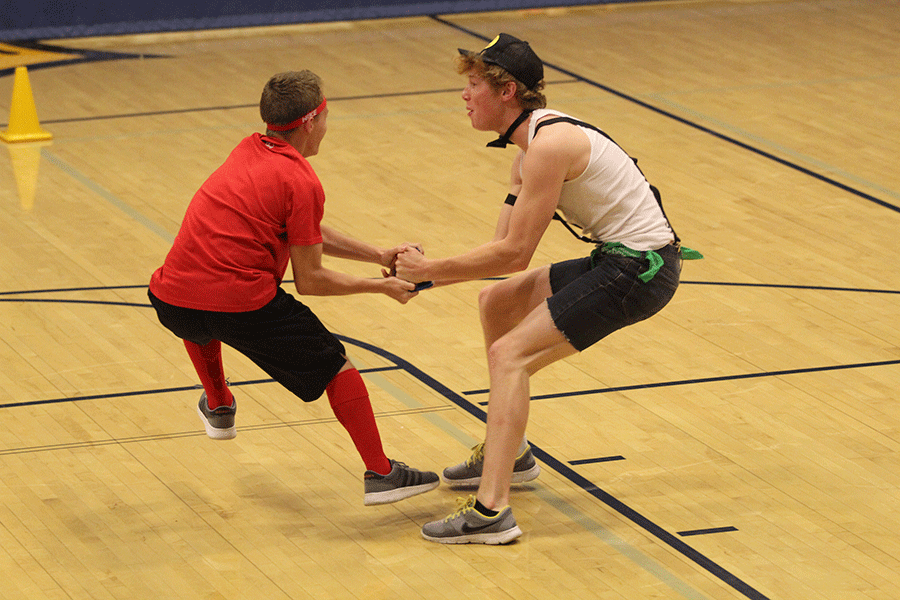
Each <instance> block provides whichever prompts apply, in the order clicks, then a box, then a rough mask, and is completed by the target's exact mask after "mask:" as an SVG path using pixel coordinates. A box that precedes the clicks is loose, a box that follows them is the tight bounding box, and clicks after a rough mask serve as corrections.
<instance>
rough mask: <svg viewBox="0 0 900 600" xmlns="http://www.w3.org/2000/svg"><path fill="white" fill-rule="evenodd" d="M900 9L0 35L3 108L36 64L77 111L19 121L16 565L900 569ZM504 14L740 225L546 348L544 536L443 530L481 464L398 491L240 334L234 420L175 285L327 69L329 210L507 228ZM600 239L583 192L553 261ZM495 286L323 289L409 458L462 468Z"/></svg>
mask: <svg viewBox="0 0 900 600" xmlns="http://www.w3.org/2000/svg"><path fill="white" fill-rule="evenodd" d="M898 22H900V4H898V2H897V1H887V0H885V1H880V2H850V1H848V0H798V1H796V2H787V1H784V2H781V1H772V2H767V1H753V0H748V1H737V0H736V1H733V2H727V1H708V2H707V1H698V2H652V3H641V4H627V5H608V6H595V7H581V8H571V9H552V10H530V11H517V12H505V13H483V14H471V15H449V16H435V17H422V18H409V19H397V20H384V21H366V22H354V23H332V24H322V25H308V26H297V27H284V28H271V29H256V30H240V31H217V32H197V33H186V34H179V35H156V36H135V37H121V38H116V37H109V38H101V39H90V40H87V39H81V40H61V41H55V42H53V43H52V45H50V44H49V43H47V44H31V45H27V46H23V45H19V46H13V45H9V44H4V45H0V48H2V50H3V52H2V53H0V69H2V73H3V74H4V76H3V77H2V78H0V114H3V115H6V114H10V102H9V99H10V98H11V90H12V85H13V76H12V71H11V69H12V67H14V66H18V65H22V64H27V65H30V68H29V75H30V87H31V90H32V93H33V98H34V103H35V105H36V107H37V111H38V115H39V117H40V122H41V126H42V127H43V128H44V129H46V130H47V131H49V132H51V133H52V134H53V140H52V142H51V143H49V144H44V145H27V144H26V145H17V144H11V145H7V150H2V151H0V240H2V241H0V248H2V252H0V364H2V369H0V572H2V574H3V582H2V583H0V598H10V599H22V598H40V599H82V598H97V599H110V598H123V599H134V598H146V599H158V598H179V599H193V598H198V599H199V598H203V599H215V598H228V599H230V598H239V599H242V600H243V599H256V598H265V599H267V600H273V599H281V598H335V599H343V598H351V599H356V598H359V599H362V598H367V599H368V598H371V599H381V598H392V599H394V598H429V599H430V598H448V599H451V598H452V599H457V598H491V599H494V598H516V599H523V598H541V599H543V598H579V599H583V598H604V599H606V598H609V599H628V600H635V599H640V600H643V599H650V598H653V599H658V598H667V599H668V598H687V599H690V600H700V599H708V600H719V599H740V598H771V599H783V600H797V599H804V600H817V599H823V600H824V599H827V600H836V599H841V600H843V599H867V600H868V599H882V600H888V599H895V598H897V597H898V592H897V589H898V588H900V558H898V557H900V510H898V505H900V493H898V490H900V405H898V402H897V399H898V393H900V392H898V390H900V307H898V304H900V302H898V301H900V295H898V294H900V270H898V268H897V255H898V232H900V171H898V169H897V160H898V158H897V157H898V156H900V112H898V109H897V106H898V103H900V71H898V62H897V55H898V54H897V50H898V48H900V31H898V29H897V27H896V23H898ZM501 31H506V32H509V33H512V34H515V35H517V36H519V37H521V38H523V39H526V40H528V41H530V42H531V44H532V45H533V47H534V48H535V49H536V51H537V52H538V54H539V55H540V56H541V57H542V58H543V59H544V61H545V62H546V64H547V79H548V82H549V85H548V89H547V92H548V96H549V98H550V104H551V106H552V107H554V108H558V109H560V110H563V111H566V112H570V113H572V114H574V115H576V116H578V117H580V118H583V119H585V120H587V121H590V122H592V123H594V124H596V125H598V126H600V127H602V128H603V129H605V130H606V131H607V132H608V133H610V134H611V135H612V136H613V137H614V138H615V139H616V140H617V141H618V142H619V143H621V144H622V145H623V146H624V147H625V148H626V150H628V151H629V152H630V153H631V154H632V155H633V156H636V157H639V158H640V161H641V162H640V164H641V167H642V168H643V170H644V172H645V173H646V174H647V175H648V177H649V179H650V180H651V181H653V182H654V183H656V184H657V185H658V186H659V187H660V188H661V189H662V190H663V196H664V199H665V203H666V209H667V211H668V213H669V216H670V218H671V220H672V222H673V223H674V225H675V227H676V229H677V230H678V232H679V234H680V235H681V237H682V238H683V240H684V243H685V244H686V245H687V246H689V247H692V248H696V249H698V250H700V251H701V252H703V253H704V254H705V255H706V258H705V260H703V261H699V262H693V263H686V265H685V268H684V273H683V277H684V283H683V285H682V287H681V288H680V289H679V291H678V293H677V294H676V296H675V298H674V300H673V301H672V303H671V304H670V305H669V306H668V307H667V308H666V309H665V310H664V311H663V312H662V313H660V314H659V315H657V316H656V317H654V318H653V319H651V320H649V321H647V322H644V323H641V324H639V325H637V326H634V327H632V328H630V329H627V330H625V331H622V332H619V333H617V334H614V335H613V336H611V337H610V338H608V339H607V340H605V341H603V342H601V343H600V344H598V345H597V346H596V347H594V348H591V349H590V350H588V351H586V352H584V353H583V354H582V355H580V356H577V357H575V358H573V359H571V360H567V361H564V362H562V363H559V364H556V365H553V366H551V367H549V368H547V369H546V370H544V371H542V372H540V373H539V374H538V375H536V376H535V377H534V378H533V382H532V394H533V396H534V399H533V402H532V413H531V422H530V427H529V429H528V433H529V437H530V439H531V441H532V443H533V444H534V446H535V448H536V452H537V454H538V457H539V459H540V462H541V465H542V466H543V473H542V475H541V477H540V478H539V479H538V480H537V481H536V482H534V483H533V484H530V485H527V486H522V487H520V488H519V489H517V491H516V492H515V493H514V497H513V505H514V509H515V514H516V516H517V519H518V521H519V524H520V525H521V527H522V528H523V530H524V531H525V535H524V536H523V537H522V538H521V539H520V540H519V541H518V542H517V543H514V544H512V545H510V546H506V547H485V546H459V547H445V546H441V545H435V544H430V543H427V542H425V541H423V540H422V539H421V538H420V535H419V528H420V526H421V525H422V524H423V523H424V522H426V521H429V520H432V519H435V518H440V517H443V516H445V515H446V514H448V513H449V512H450V511H451V510H452V509H453V508H454V505H455V498H456V496H457V495H458V494H457V493H455V492H453V491H451V490H449V489H447V488H445V487H441V488H439V489H438V490H436V491H435V492H432V493H430V494H426V495H424V496H420V497H416V498H413V499H410V500H408V501H405V502H402V503H398V504H395V505H389V506H382V507H375V508H366V507H364V506H363V505H362V482H361V475H362V471H363V467H362V464H361V462H360V460H359V458H358V457H357V455H356V453H355V451H354V450H353V448H352V445H351V444H350V442H349V439H348V438H347V436H346V435H345V433H344V431H343V430H342V428H341V427H340V425H339V424H337V423H336V422H335V421H334V419H333V418H332V415H331V413H330V411H329V410H328V406H327V403H326V402H323V401H319V402H315V403H312V404H310V405H304V404H302V403H300V402H298V401H296V400H295V399H294V398H293V397H292V396H290V395H289V394H288V393H286V392H285V391H283V390H282V389H281V388H280V387H278V386H277V385H275V384H273V383H271V382H269V381H268V380H267V379H266V378H265V376H264V374H262V372H260V371H259V370H258V369H256V367H254V366H253V365H252V364H251V363H249V362H248V361H246V360H244V359H243V358H242V357H241V356H239V355H236V354H235V353H233V352H228V351H226V355H225V361H226V368H227V371H228V374H229V376H230V380H231V383H232V385H233V386H234V387H235V391H236V394H237V396H238V398H239V400H240V406H241V410H240V412H239V414H238V421H239V435H238V437H237V439H236V440H234V441H232V442H226V443H216V442H213V441H211V440H209V439H207V438H206V436H205V435H204V434H203V431H202V428H201V427H200V422H199V420H198V419H197V417H196V414H195V412H194V406H195V403H196V401H197V398H198V396H199V393H200V392H199V390H198V387H197V380H196V376H195V375H194V373H193V371H192V368H191V366H190V363H189V361H188V359H187V356H186V354H185V353H184V349H183V347H182V346H181V344H180V343H179V342H178V341H177V340H176V339H175V338H174V337H172V336H171V335H170V334H169V333H168V332H166V331H165V330H164V329H163V328H162V327H161V326H160V325H159V324H158V323H157V322H156V320H155V317H154V314H153V312H152V310H151V309H150V308H149V304H148V302H147V298H146V284H147V281H148V280H149V277H150V274H151V272H152V271H153V270H154V269H155V268H156V267H157V266H158V265H159V264H160V263H161V261H162V260H163V257H164V256H165V253H166V252H167V250H168V248H169V246H170V244H171V242H172V239H173V236H174V235H175V233H176V231H177V228H178V225H179V223H180V220H181V217H182V215H183V212H184V208H185V206H186V204H187V202H188V201H189V199H190V197H191V195H192V194H193V192H194V191H195V190H196V188H197V187H198V186H199V185H200V183H201V182H202V181H203V180H204V179H205V178H206V176H207V175H208V174H209V173H210V172H212V170H213V169H215V168H216V167H217V166H218V165H219V164H220V163H221V161H222V160H223V159H224V158H225V156H226V154H227V153H228V152H229V151H230V150H231V148H232V147H233V146H234V144H235V143H236V142H237V141H238V140H239V139H241V138H242V137H243V136H245V135H248V134H249V133H251V132H253V131H257V130H259V126H260V122H259V117H258V112H257V108H256V106H257V103H258V98H259V93H260V90H261V89H262V86H263V84H264V83H265V81H266V80H267V79H268V77H269V76H270V75H272V74H273V73H275V72H279V71H283V70H291V69H298V68H310V69H312V70H314V71H316V72H318V73H319V74H320V75H321V76H322V77H323V78H324V80H325V84H326V94H327V96H328V98H329V102H330V111H331V112H330V117H329V133H328V136H327V137H326V138H325V142H324V143H323V146H322V152H321V154H320V155H319V156H317V157H315V158H314V159H313V160H312V162H313V165H314V166H315V168H316V170H317V171H318V173H319V175H320V177H321V178H322V180H323V182H324V184H325V189H326V193H327V195H328V202H327V205H326V206H327V213H326V222H327V223H329V224H331V225H333V226H335V227H338V228H340V229H342V230H344V231H346V232H348V233H351V234H354V235H357V236H359V237H362V238H365V239H368V240H370V241H372V242H375V243H378V244H382V245H390V244H393V243H395V242H400V241H404V240H409V241H420V242H422V243H423V244H424V245H425V248H426V251H427V252H428V253H429V254H431V255H435V256H447V255H450V254H453V253H457V252H460V251H462V250H465V249H467V248H469V247H472V246H474V245H477V244H479V243H481V242H483V241H486V240H487V239H488V238H489V237H490V236H491V234H492V232H493V226H494V223H495V218H496V214H497V210H498V208H499V206H500V203H501V202H502V200H503V198H504V197H505V195H506V178H507V174H508V165H509V162H510V160H511V159H512V157H513V150H512V149H508V150H505V151H502V150H493V149H488V148H485V147H484V144H485V143H486V142H487V141H489V139H490V136H488V135H487V134H484V133H479V132H476V131H474V130H472V129H471V127H470V125H469V122H468V119H467V118H466V115H465V111H464V107H463V102H462V100H461V99H460V90H461V87H462V84H463V81H462V78H461V77H459V76H458V75H456V74H455V72H454V68H453V58H454V56H455V54H456V49H457V48H458V47H462V48H469V49H479V48H481V47H482V46H483V45H484V44H485V42H486V40H488V39H490V38H491V37H493V36H494V35H495V34H496V33H499V32H501ZM585 252H586V248H585V246H584V245H582V244H581V243H580V242H578V241H577V240H575V239H573V238H571V237H570V236H569V234H568V233H567V232H565V231H564V230H563V229H562V227H557V226H555V225H554V226H551V228H550V231H549V232H548V234H547V236H546V237H545V239H544V241H543V242H542V245H541V246H540V248H539V250H538V253H537V255H536V256H535V259H534V264H535V265H538V264H544V263H547V262H549V261H552V260H560V259H563V258H568V257H572V256H576V255H579V254H583V253H585ZM333 266H335V267H336V268H341V269H345V270H347V271H349V272H353V273H358V274H364V275H367V276H377V274H378V273H377V269H374V268H372V267H370V266H367V265H360V264H355V263H338V262H335V263H334V265H333ZM484 285H487V283H486V282H471V283H465V284H459V285H456V286H451V287H445V288H439V289H434V290H429V291H427V292H423V293H422V294H420V295H419V297H418V298H416V299H415V300H414V301H413V302H411V303H410V304H409V305H407V306H401V305H399V304H396V303H394V302H392V301H391V300H389V299H387V298H386V297H383V296H379V297H373V296H356V297H345V298H307V299H306V301H307V302H308V304H309V305H310V306H311V307H312V308H313V309H314V310H315V311H316V312H317V313H318V314H319V315H320V316H321V318H322V319H323V320H324V321H325V322H326V324H327V325H328V326H329V327H330V328H332V329H333V331H335V332H336V333H338V334H339V335H341V336H342V338H343V339H344V340H345V341H346V342H347V346H348V350H349V351H350V353H351V357H352V359H353V361H354V362H355V363H356V364H357V366H358V367H359V368H360V369H361V370H362V371H363V372H364V374H365V379H366V381H367V384H368V386H369V388H370V391H371V394H372V399H373V403H374V406H375V410H376V413H377V416H378V420H379V425H380V427H381V431H382V436H383V438H384V441H385V444H386V447H387V448H388V450H389V453H390V454H391V456H394V457H397V458H399V459H402V460H404V461H406V462H409V463H411V464H413V465H416V466H419V467H425V468H431V469H435V470H440V469H441V468H443V467H444V466H447V465H449V464H452V463H455V462H458V461H460V460H462V459H464V458H465V457H466V456H468V449H469V447H470V446H471V445H473V444H474V443H476V442H477V441H479V440H480V439H481V436H482V435H483V428H484V423H483V421H484V411H485V410H486V407H485V405H484V401H485V399H486V394H485V388H486V387H487V373H486V369H485V366H484V357H483V349H482V347H481V333H480V327H479V324H478V318H477V310H476V298H477V294H478V290H479V289H480V288H482V287H483V286H484ZM288 288H290V286H288Z"/></svg>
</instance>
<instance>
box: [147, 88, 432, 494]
mask: <svg viewBox="0 0 900 600" xmlns="http://www.w3.org/2000/svg"><path fill="white" fill-rule="evenodd" d="M260 116H261V117H262V119H263V121H264V122H265V123H266V128H267V129H266V133H265V135H262V134H259V133H255V134H253V135H251V136H249V137H246V138H244V139H243V140H242V141H241V142H240V143H239V144H238V145H237V147H236V148H235V149H234V150H233V151H232V152H231V154H230V156H229V157H228V158H227V159H226V161H225V163H224V164H223V165H222V166H220V167H219V168H218V169H217V170H216V171H215V172H214V173H213V174H212V175H211V176H210V177H209V179H207V180H206V182H205V183H204V184H203V185H202V186H201V187H200V189H199V190H198V191H197V193H196V194H195V195H194V198H193V199H192V200H191V203H190V205H189V206H188V208H187V212H186V213H185V216H184V220H183V222H182V225H181V229H180V230H179V232H178V236H177V237H176V238H175V242H174V244H173V246H172V249H171V250H170V251H169V253H168V255H167V256H166V259H165V262H164V264H163V266H161V267H160V268H159V269H158V270H157V271H156V272H155V273H154V274H153V276H152V278H151V281H150V290H149V296H150V301H151V303H152V304H153V306H154V308H156V311H157V315H158V317H159V320H160V322H161V323H162V324H163V325H164V326H165V327H166V328H168V329H169V330H171V331H172V332H173V333H174V334H175V335H177V336H178V337H180V338H182V339H183V340H184V345H185V347H186V348H187V351H188V355H189V356H190V358H191V361H192V363H193V365H194V367H195V369H196V371H197V374H198V375H199V377H200V381H201V382H202V384H203V390H204V391H203V394H202V395H201V397H200V402H199V404H198V407H197V410H198V413H199V415H200V418H201V419H202V421H203V424H204V426H205V428H206V433H207V435H209V437H211V438H213V439H231V438H233V437H235V435H236V430H235V425H234V421H235V413H236V409H237V404H236V401H235V399H234V396H233V395H232V393H231V392H230V390H229V389H228V386H227V383H226V380H225V374H224V369H223V365H222V353H221V345H222V343H225V344H227V345H229V346H231V347H233V348H234V349H236V350H237V351H239V352H241V353H242V354H244V355H245V356H247V357H248V358H249V359H250V360H252V361H253V362H254V363H256V364H257V365H258V366H259V367H260V368H262V369H263V370H264V371H265V372H266V373H268V374H269V375H270V376H271V377H272V378H273V379H275V380H276V381H278V382H279V383H280V384H281V385H283V386H284V387H285V388H287V389H288V390H290V391H291V392H293V393H294V394H295V395H296V396H298V397H299V398H300V399H301V400H303V401H305V402H312V401H313V400H316V399H317V398H319V397H320V396H321V395H322V394H323V393H325V394H326V395H327V396H328V400H329V403H330V405H331V408H332V409H333V411H334V414H335V416H336V417H337V419H338V421H339V422H340V423H341V424H342V425H343V426H344V428H345V429H346V430H347V432H348V433H349V434H350V437H351V438H352V440H353V442H354V444H355V446H356V448H357V450H358V452H359V454H360V456H361V457H362V459H363V462H364V463H365V466H366V469H367V470H366V472H365V475H364V482H365V485H364V488H365V493H364V503H365V504H366V505H371V504H384V503H387V502H395V501H397V500H402V499H404V498H408V497H410V496H413V495H415V494H420V493H423V492H427V491H429V490H432V489H434V488H435V487H437V486H438V484H439V479H438V476H437V474H435V473H432V472H423V471H418V470H416V469H412V468H410V467H408V466H407V465H405V464H403V463H401V462H398V461H394V460H390V459H388V458H387V456H386V455H385V453H384V450H383V448H382V445H381V439H380V435H379V432H378V427H377V425H376V423H375V417H374V414H373V411H372V407H371V404H370V401H369V395H368V391H367V390H366V386H365V384H364V383H363V380H362V377H361V376H360V374H359V372H358V371H357V370H356V368H354V366H353V365H352V364H351V363H350V361H349V360H348V359H347V356H346V350H345V349H344V346H343V344H341V342H340V341H339V340H338V339H337V338H336V337H335V336H334V335H333V334H332V333H330V332H329V331H328V330H327V329H326V328H325V327H324V325H323V324H322V323H321V322H320V321H319V319H318V318H317V317H316V316H315V315H314V314H313V313H312V311H311V310H310V309H309V308H308V307H306V306H305V305H304V304H302V303H301V302H299V301H297V300H296V299H294V298H293V297H292V296H291V295H289V294H288V293H286V292H285V291H284V290H283V289H282V288H281V282H282V279H283V278H284V274H285V271H286V269H287V265H288V262H290V264H291V269H292V274H293V277H294V286H295V288H296V290H297V292H298V293H299V294H301V295H314V296H333V295H345V294H358V293H383V294H386V295H388V296H390V297H391V298H393V299H395V300H397V301H398V302H400V303H402V304H405V303H406V302H408V301H409V300H410V299H411V298H413V297H414V296H415V295H416V292H415V291H414V285H413V284H412V283H409V282H406V281H404V280H402V279H398V278H397V277H393V276H390V275H389V273H388V271H387V270H386V268H388V269H389V268H391V266H392V265H393V263H394V260H395V258H396V255H397V253H398V252H400V251H402V250H403V249H405V248H407V247H409V244H402V245H400V246H397V247H395V248H391V249H382V248H379V247H376V246H373V245H372V244H368V243H365V242H362V241H360V240H357V239H354V238H351V237H349V236H346V235H344V234H341V233H339V232H337V231H335V230H334V229H331V228H330V227H326V226H324V225H322V224H321V221H322V216H323V214H324V202H325V194H324V191H323V189H322V184H321V183H320V181H319V179H318V177H317V176H316V174H315V172H314V171H313V168H312V166H311V165H310V164H309V162H308V161H307V158H309V157H311V156H314V155H316V154H317V153H318V151H319V144H320V143H321V141H322V138H323V137H324V136H325V132H326V130H327V117H328V107H327V103H326V101H325V97H324V95H323V93H322V82H321V79H320V78H319V77H318V76H317V75H315V74H314V73H312V72H310V71H300V72H288V73H281V74H278V75H275V76H273V77H272V78H271V79H270V80H269V81H268V83H267V84H266V86H265V88H264V89H263V93H262V98H261V99H260ZM323 254H324V255H328V256H336V257H340V258H347V259H352V260H358V261H364V262H371V263H376V264H379V265H381V266H382V267H383V268H382V274H383V275H384V277H382V278H372V279H366V278H360V277H355V276H352V275H349V274H345V273H340V272H337V271H333V270H331V269H327V268H325V267H324V266H323V265H322V255H323Z"/></svg>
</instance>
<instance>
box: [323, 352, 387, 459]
mask: <svg viewBox="0 0 900 600" xmlns="http://www.w3.org/2000/svg"><path fill="white" fill-rule="evenodd" d="M325 393H326V394H328V402H329V404H331V410H333V411H334V416H336V417H337V420H338V421H339V422H340V424H341V425H343V426H344V429H346V430H347V433H349V434H350V439H352V440H353V443H354V444H355V445H356V450H357V452H359V455H360V456H361V457H362V459H363V462H364V463H365V464H366V469H368V470H370V471H375V472H376V473H380V474H382V475H387V474H388V473H389V472H390V471H391V461H390V460H388V457H387V456H385V454H384V449H383V448H382V447H381V436H380V435H379V433H378V426H377V425H376V424H375V414H374V413H373V412H372V403H371V402H370V401H369V391H368V390H367V389H366V384H365V383H364V382H363V379H362V376H360V374H359V371H357V370H356V369H347V370H346V371H341V372H340V373H338V374H337V375H335V377H334V379H332V380H331V383H329V384H328V387H326V388H325Z"/></svg>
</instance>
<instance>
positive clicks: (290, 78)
mask: <svg viewBox="0 0 900 600" xmlns="http://www.w3.org/2000/svg"><path fill="white" fill-rule="evenodd" d="M324 98H325V96H324V93H323V92H322V79H321V78H320V77H319V76H318V75H316V74H315V73H313V72H312V71H307V70H304V71H288V72H286V73H278V74H277V75H273V76H272V77H271V79H269V81H268V83H266V87H264V88H263V91H262V97H261V98H260V99H259V116H260V117H262V120H263V122H264V123H266V124H271V125H287V124H288V123H291V122H293V121H296V120H297V119H299V118H300V117H302V116H303V115H305V114H307V113H309V112H310V111H312V110H315V108H316V107H317V106H319V105H320V104H321V103H322V100H323V99H324Z"/></svg>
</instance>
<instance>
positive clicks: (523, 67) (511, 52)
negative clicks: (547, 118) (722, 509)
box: [459, 33, 544, 90]
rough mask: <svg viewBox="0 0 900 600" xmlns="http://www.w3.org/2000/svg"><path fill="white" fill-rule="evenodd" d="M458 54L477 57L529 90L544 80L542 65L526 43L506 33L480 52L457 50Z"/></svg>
mask: <svg viewBox="0 0 900 600" xmlns="http://www.w3.org/2000/svg"><path fill="white" fill-rule="evenodd" d="M459 53H460V54H462V55H464V56H477V57H479V58H480V59H481V60H483V61H484V62H486V63H490V64H493V65H497V66H498V67H502V68H503V69H505V70H506V71H507V72H508V73H509V74H510V75H512V76H513V77H515V78H516V79H518V80H519V81H521V82H522V83H524V84H525V86H526V87H527V88H528V89H530V90H533V89H534V88H535V86H536V85H537V84H538V83H539V82H540V81H541V79H543V78H544V63H543V62H541V59H540V58H538V55H537V54H535V53H534V50H532V49H531V46H529V45H528V42H523V41H522V40H520V39H519V38H517V37H514V36H511V35H509V34H508V33H501V34H500V35H498V36H497V37H495V38H494V39H493V40H491V43H490V44H488V45H487V46H485V47H484V49H483V50H481V51H480V52H471V51H469V50H463V49H462V48H459Z"/></svg>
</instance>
